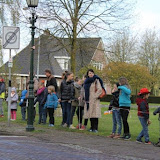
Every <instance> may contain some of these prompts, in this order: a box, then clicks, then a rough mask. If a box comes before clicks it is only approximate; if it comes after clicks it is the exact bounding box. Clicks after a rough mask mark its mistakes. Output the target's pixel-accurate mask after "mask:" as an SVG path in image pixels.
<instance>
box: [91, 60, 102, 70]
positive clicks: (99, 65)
mask: <svg viewBox="0 0 160 160" xmlns="http://www.w3.org/2000/svg"><path fill="white" fill-rule="evenodd" d="M92 65H93V67H95V68H96V69H98V70H102V69H103V64H102V63H101V62H94V61H92Z"/></svg>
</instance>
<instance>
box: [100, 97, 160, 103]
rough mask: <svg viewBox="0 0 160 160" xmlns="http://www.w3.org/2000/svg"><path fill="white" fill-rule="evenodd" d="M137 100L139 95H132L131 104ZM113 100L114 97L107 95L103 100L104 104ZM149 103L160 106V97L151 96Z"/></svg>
mask: <svg viewBox="0 0 160 160" xmlns="http://www.w3.org/2000/svg"><path fill="white" fill-rule="evenodd" d="M136 98H137V95H132V96H131V102H132V103H136ZM111 99H112V95H106V96H105V97H104V98H102V99H101V101H102V102H110V101H111ZM148 102H149V103H156V104H160V97H156V96H150V97H149V99H148Z"/></svg>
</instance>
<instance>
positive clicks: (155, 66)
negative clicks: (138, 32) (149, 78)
mask: <svg viewBox="0 0 160 160" xmlns="http://www.w3.org/2000/svg"><path fill="white" fill-rule="evenodd" d="M138 59H139V63H140V64H141V65H144V66H146V67H148V70H149V71H150V74H151V75H153V76H154V77H156V78H158V77H159V74H160V38H159V37H158V34H157V32H156V31H155V30H146V31H145V33H144V34H143V35H142V39H141V41H140V51H139V54H138ZM158 79H159V78H158ZM153 89H154V86H153V88H152V91H153Z"/></svg>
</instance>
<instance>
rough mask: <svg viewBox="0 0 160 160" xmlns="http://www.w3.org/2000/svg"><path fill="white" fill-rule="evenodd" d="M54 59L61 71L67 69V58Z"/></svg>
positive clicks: (57, 57)
mask: <svg viewBox="0 0 160 160" xmlns="http://www.w3.org/2000/svg"><path fill="white" fill-rule="evenodd" d="M54 58H55V59H56V60H57V62H58V63H59V65H60V67H61V68H62V70H68V69H69V60H70V57H67V56H54Z"/></svg>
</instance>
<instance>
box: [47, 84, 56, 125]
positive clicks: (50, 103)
mask: <svg viewBox="0 0 160 160" xmlns="http://www.w3.org/2000/svg"><path fill="white" fill-rule="evenodd" d="M57 106H58V97H57V95H56V94H55V87H54V86H48V96H47V101H46V103H45V105H44V109H46V108H47V109H48V113H49V126H50V127H53V126H54V110H55V109H56V108H57Z"/></svg>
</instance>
